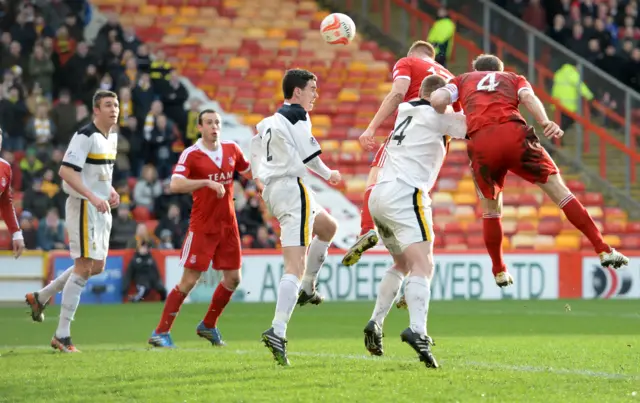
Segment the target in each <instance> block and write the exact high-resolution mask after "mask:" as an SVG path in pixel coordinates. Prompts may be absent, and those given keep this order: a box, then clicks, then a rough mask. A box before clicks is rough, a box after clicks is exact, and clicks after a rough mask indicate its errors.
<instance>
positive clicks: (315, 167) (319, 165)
mask: <svg viewBox="0 0 640 403" xmlns="http://www.w3.org/2000/svg"><path fill="white" fill-rule="evenodd" d="M306 165H307V167H308V168H309V169H311V170H312V171H313V172H315V173H317V174H318V175H320V177H321V178H322V179H324V180H326V181H328V182H329V183H331V184H332V185H335V184H337V183H338V182H340V181H341V180H342V176H341V175H340V172H338V171H336V170H332V169H329V167H328V166H326V165H325V163H324V162H323V161H322V160H321V159H320V157H314V158H312V159H311V160H310V161H307V162H306Z"/></svg>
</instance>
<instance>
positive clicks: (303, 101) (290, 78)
mask: <svg viewBox="0 0 640 403" xmlns="http://www.w3.org/2000/svg"><path fill="white" fill-rule="evenodd" d="M317 83H318V78H317V77H316V75H315V74H313V73H312V72H310V71H308V70H303V69H291V70H287V72H286V73H285V75H284V78H283V79H282V93H283V95H284V99H285V101H288V102H291V103H292V104H300V105H301V106H302V107H303V108H304V109H305V110H306V111H307V112H309V111H311V110H312V109H313V102H314V101H315V100H316V98H318V92H317V90H318V86H317Z"/></svg>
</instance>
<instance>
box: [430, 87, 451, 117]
mask: <svg viewBox="0 0 640 403" xmlns="http://www.w3.org/2000/svg"><path fill="white" fill-rule="evenodd" d="M451 101H452V100H451V92H450V91H449V90H447V89H445V88H438V89H437V90H435V91H434V92H433V93H431V106H432V107H433V109H435V110H436V112H438V113H445V111H446V110H447V106H448V105H449V104H450V103H451Z"/></svg>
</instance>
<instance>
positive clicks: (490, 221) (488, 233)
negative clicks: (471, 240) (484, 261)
mask: <svg viewBox="0 0 640 403" xmlns="http://www.w3.org/2000/svg"><path fill="white" fill-rule="evenodd" d="M482 235H483V236H484V244H485V246H486V248H487V252H488V253H489V256H490V257H491V263H492V268H491V271H492V272H493V275H494V276H495V275H496V274H498V273H500V272H503V271H507V266H506V265H505V264H504V259H503V256H502V237H503V234H502V219H501V218H500V214H499V213H491V214H483V215H482Z"/></svg>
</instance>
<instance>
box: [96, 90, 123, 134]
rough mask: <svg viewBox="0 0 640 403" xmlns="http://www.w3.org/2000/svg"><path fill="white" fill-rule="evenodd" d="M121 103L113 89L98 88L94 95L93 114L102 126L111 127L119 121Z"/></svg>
mask: <svg viewBox="0 0 640 403" xmlns="http://www.w3.org/2000/svg"><path fill="white" fill-rule="evenodd" d="M119 113H120V104H119V103H118V96H117V95H116V93H115V92H113V91H107V90H98V91H96V93H95V94H94V95H93V114H94V116H95V118H96V121H97V122H98V124H99V125H100V126H101V127H109V128H110V127H111V126H113V125H115V124H117V123H118V114H119Z"/></svg>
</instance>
